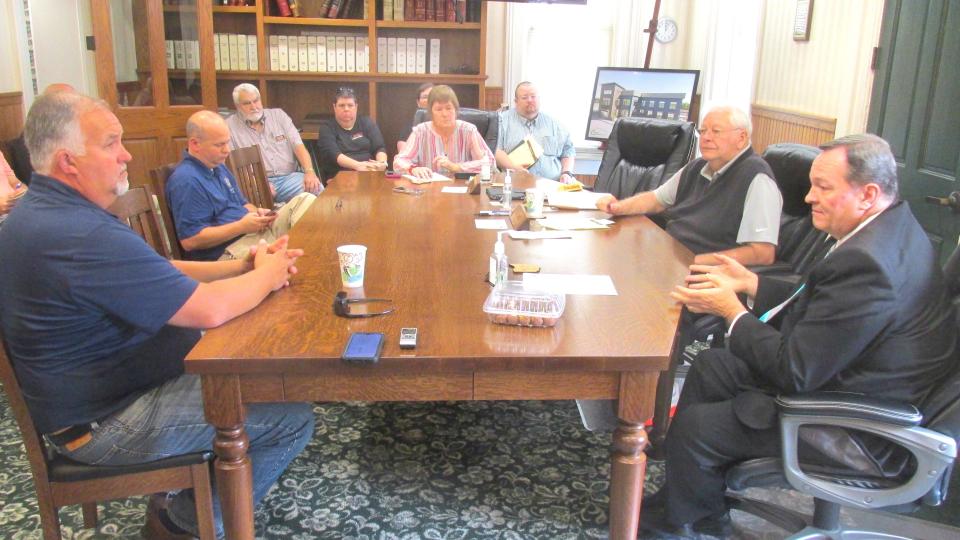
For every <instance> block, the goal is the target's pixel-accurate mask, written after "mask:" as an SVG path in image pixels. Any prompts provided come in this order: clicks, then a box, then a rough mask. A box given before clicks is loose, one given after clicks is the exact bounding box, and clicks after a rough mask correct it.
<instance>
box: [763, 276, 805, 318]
mask: <svg viewBox="0 0 960 540" xmlns="http://www.w3.org/2000/svg"><path fill="white" fill-rule="evenodd" d="M806 286H807V284H806V283H801V284H800V288H798V289H797V290H795V291H793V294H791V295H790V297H789V298H787V299H786V300H784V301H783V302H780V303H779V304H777V305H775V306H773V307H772V308H770V309H768V310H767V312H766V313H764V314H763V315H761V316H760V322H762V323H765V322H767V321H769V320H770V319H772V318H774V317H776V316H777V313H780V312H781V311H783V308H785V307H787V306H789V305H790V302H793V300H794V299H795V298H796V297H798V296H800V292H801V291H803V289H804V288H805V287H806Z"/></svg>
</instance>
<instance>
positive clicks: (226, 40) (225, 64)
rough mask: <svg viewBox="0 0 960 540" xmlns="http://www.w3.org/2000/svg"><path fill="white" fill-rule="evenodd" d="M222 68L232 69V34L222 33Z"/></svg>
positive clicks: (220, 45)
mask: <svg viewBox="0 0 960 540" xmlns="http://www.w3.org/2000/svg"><path fill="white" fill-rule="evenodd" d="M219 47H220V69H222V70H223V71H230V36H228V35H227V34H220V43H219Z"/></svg>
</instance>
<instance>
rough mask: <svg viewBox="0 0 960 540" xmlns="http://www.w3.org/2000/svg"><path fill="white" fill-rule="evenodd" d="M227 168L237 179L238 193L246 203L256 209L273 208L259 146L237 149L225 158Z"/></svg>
mask: <svg viewBox="0 0 960 540" xmlns="http://www.w3.org/2000/svg"><path fill="white" fill-rule="evenodd" d="M227 168H228V169H230V172H232V173H233V175H234V176H235V177H236V178H237V183H238V184H240V191H242V192H243V196H244V197H246V198H247V202H249V203H250V204H252V205H254V206H256V207H257V208H268V209H272V208H273V194H272V193H271V192H270V183H269V181H267V169H266V168H265V167H264V166H263V156H261V155H260V146H259V145H256V144H255V145H253V146H248V147H246V148H237V149H236V150H234V151H232V152H230V156H229V157H228V158H227Z"/></svg>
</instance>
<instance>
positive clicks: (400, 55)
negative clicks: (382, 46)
mask: <svg viewBox="0 0 960 540" xmlns="http://www.w3.org/2000/svg"><path fill="white" fill-rule="evenodd" d="M406 72H407V38H397V71H395V72H394V73H406Z"/></svg>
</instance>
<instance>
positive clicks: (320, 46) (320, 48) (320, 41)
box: [317, 35, 327, 73]
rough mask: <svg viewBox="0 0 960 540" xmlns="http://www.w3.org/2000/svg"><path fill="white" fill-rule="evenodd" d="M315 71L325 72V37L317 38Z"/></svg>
mask: <svg viewBox="0 0 960 540" xmlns="http://www.w3.org/2000/svg"><path fill="white" fill-rule="evenodd" d="M317 71H319V72H321V73H323V72H325V71H327V36H324V35H319V36H317Z"/></svg>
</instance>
